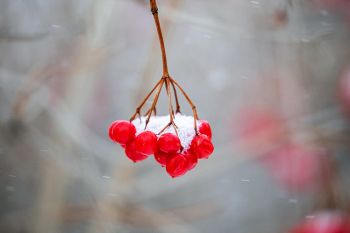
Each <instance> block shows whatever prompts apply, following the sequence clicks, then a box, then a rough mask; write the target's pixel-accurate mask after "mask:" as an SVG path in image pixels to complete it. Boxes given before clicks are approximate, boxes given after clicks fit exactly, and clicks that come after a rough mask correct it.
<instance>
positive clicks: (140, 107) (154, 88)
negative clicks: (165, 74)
mask: <svg viewBox="0 0 350 233" xmlns="http://www.w3.org/2000/svg"><path fill="white" fill-rule="evenodd" d="M161 82H162V79H161V80H159V81H158V83H157V84H156V85H155V86H154V87H153V89H152V90H151V91H150V93H148V95H147V96H146V98H144V99H143V101H142V102H141V104H140V105H139V106H138V107H137V108H136V111H135V113H134V115H133V116H132V117H131V118H130V121H133V120H135V118H136V116H137V115H140V111H141V109H142V107H143V106H144V105H145V103H146V102H147V100H148V99H149V97H151V95H152V94H153V92H154V91H155V90H156V89H157V87H158V86H159V85H160V83H161ZM146 114H148V112H147V113H146Z"/></svg>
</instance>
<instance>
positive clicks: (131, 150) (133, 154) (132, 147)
mask: <svg viewBox="0 0 350 233" xmlns="http://www.w3.org/2000/svg"><path fill="white" fill-rule="evenodd" d="M125 154H126V156H128V158H129V159H131V160H132V161H134V163H136V162H139V161H142V160H145V159H147V157H148V156H147V155H145V154H142V153H140V152H137V151H136V143H135V140H134V141H131V142H129V143H128V144H127V145H126V148H125Z"/></svg>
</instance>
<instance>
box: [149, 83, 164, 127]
mask: <svg viewBox="0 0 350 233" xmlns="http://www.w3.org/2000/svg"><path fill="white" fill-rule="evenodd" d="M164 80H165V79H164V78H162V79H161V80H160V85H159V88H158V91H157V94H156V96H155V98H154V100H153V103H152V106H151V108H150V111H149V113H148V115H147V119H146V124H145V129H146V128H147V125H148V123H149V120H150V119H151V115H152V112H153V111H154V109H155V108H156V105H157V102H158V99H159V95H160V93H161V91H162V88H163V84H164Z"/></svg>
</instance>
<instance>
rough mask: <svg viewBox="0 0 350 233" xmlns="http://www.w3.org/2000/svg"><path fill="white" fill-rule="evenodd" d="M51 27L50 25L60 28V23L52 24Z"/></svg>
mask: <svg viewBox="0 0 350 233" xmlns="http://www.w3.org/2000/svg"><path fill="white" fill-rule="evenodd" d="M51 27H52V28H61V27H62V25H59V24H52V25H51Z"/></svg>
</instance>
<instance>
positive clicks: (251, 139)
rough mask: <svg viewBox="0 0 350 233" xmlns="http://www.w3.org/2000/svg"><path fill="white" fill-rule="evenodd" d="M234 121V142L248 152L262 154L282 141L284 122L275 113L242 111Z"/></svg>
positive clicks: (251, 110) (253, 110)
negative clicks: (238, 143)
mask: <svg viewBox="0 0 350 233" xmlns="http://www.w3.org/2000/svg"><path fill="white" fill-rule="evenodd" d="M234 119H235V120H234V123H233V125H234V134H235V135H234V138H235V139H234V140H235V141H238V142H240V143H241V144H242V146H243V148H244V150H247V151H248V152H251V153H263V152H266V151H269V150H270V149H271V148H272V147H275V145H276V144H277V143H279V142H281V141H283V140H284V138H283V137H282V133H283V131H284V128H285V122H284V120H283V118H282V117H281V116H280V115H279V114H278V113H276V112H272V111H269V110H257V109H244V110H241V111H240V112H239V113H238V114H237V115H236V117H234Z"/></svg>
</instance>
